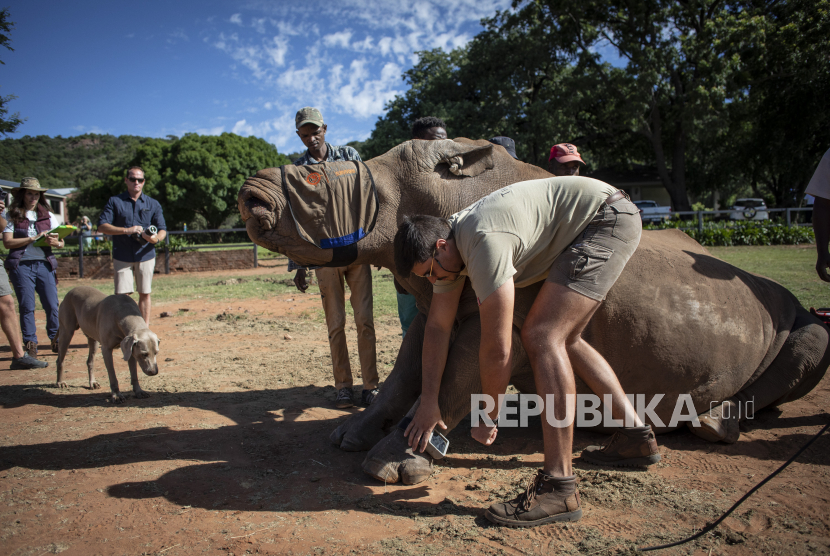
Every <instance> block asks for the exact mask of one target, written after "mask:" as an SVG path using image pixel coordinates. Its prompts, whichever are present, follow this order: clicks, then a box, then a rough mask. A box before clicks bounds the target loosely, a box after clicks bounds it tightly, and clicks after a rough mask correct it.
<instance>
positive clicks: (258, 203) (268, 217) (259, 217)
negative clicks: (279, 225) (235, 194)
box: [245, 197, 275, 230]
mask: <svg viewBox="0 0 830 556" xmlns="http://www.w3.org/2000/svg"><path fill="white" fill-rule="evenodd" d="M245 208H246V209H247V211H248V214H249V215H250V217H251V218H254V219H256V221H257V222H259V225H260V226H261V227H262V229H264V230H271V229H273V227H274V224H275V217H274V211H273V209H272V208H270V207H268V206H267V205H266V203H265V202H263V201H262V200H261V199H257V198H256V197H252V198H250V199H248V200H246V201H245Z"/></svg>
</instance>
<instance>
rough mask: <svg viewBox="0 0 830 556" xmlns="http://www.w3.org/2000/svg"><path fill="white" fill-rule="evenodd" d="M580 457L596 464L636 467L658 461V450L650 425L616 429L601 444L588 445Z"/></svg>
mask: <svg viewBox="0 0 830 556" xmlns="http://www.w3.org/2000/svg"><path fill="white" fill-rule="evenodd" d="M582 459H584V460H585V461H587V462H590V463H593V464H596V465H612V466H614V467H636V466H643V465H651V464H653V463H657V462H658V461H660V459H661V458H660V451H659V450H658V449H657V440H656V439H655V438H654V431H652V430H651V425H646V426H644V427H622V428H620V429H617V432H615V433H614V434H613V435H612V436H611V438H610V439H608V442H606V443H605V444H603V445H602V446H588V447H587V448H585V449H584V450H583V451H582Z"/></svg>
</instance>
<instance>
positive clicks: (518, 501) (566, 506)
mask: <svg viewBox="0 0 830 556" xmlns="http://www.w3.org/2000/svg"><path fill="white" fill-rule="evenodd" d="M484 515H485V516H486V517H487V519H489V520H490V521H492V522H493V523H497V524H499V525H506V526H507V527H536V526H537V525H544V524H545V523H553V522H556V521H579V519H580V518H581V517H582V504H581V503H580V501H579V491H577V489H576V477H574V476H573V475H571V476H569V477H554V476H553V475H545V474H544V473H543V472H542V470H541V469H540V470H539V472H538V473H537V474H536V477H534V478H533V480H532V481H531V482H530V484H528V485H527V489H526V490H525V492H524V494H521V495H519V497H518V498H515V499H513V500H510V501H508V502H499V503H497V504H493V505H492V506H490V509H489V510H487V512H485V514H484Z"/></svg>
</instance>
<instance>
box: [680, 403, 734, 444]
mask: <svg viewBox="0 0 830 556" xmlns="http://www.w3.org/2000/svg"><path fill="white" fill-rule="evenodd" d="M698 420H699V421H700V426H699V427H695V426H694V425H693V424H692V423H689V425H688V426H689V430H690V431H692V433H694V434H695V435H697V436H699V437H700V438H702V439H703V440H708V441H709V442H726V443H727V444H734V443H735V442H737V441H738V439H739V438H740V437H741V427H740V413H739V411H738V404H736V403H735V402H732V401H730V400H726V401H725V402H723V403H722V404H720V405H716V406H715V407H713V408H711V409H710V410H709V411H707V412H706V413H704V414H702V415H698Z"/></svg>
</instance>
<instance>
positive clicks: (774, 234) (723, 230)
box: [643, 221, 816, 247]
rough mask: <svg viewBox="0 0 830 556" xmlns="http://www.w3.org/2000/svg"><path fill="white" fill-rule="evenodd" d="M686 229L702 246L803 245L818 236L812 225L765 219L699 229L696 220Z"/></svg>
mask: <svg viewBox="0 0 830 556" xmlns="http://www.w3.org/2000/svg"><path fill="white" fill-rule="evenodd" d="M688 224H692V225H694V227H689V228H688V229H686V230H683V231H684V232H686V234H688V235H689V237H691V238H692V239H694V240H695V241H697V242H698V243H700V244H701V245H704V246H707V247H711V246H715V245H717V246H723V247H731V246H733V245H800V244H803V243H815V242H816V236H815V234H814V233H813V229H812V228H811V227H809V226H791V227H789V228H788V227H787V226H786V225H784V224H777V223H773V222H768V221H762V222H740V221H739V222H713V223H706V224H705V225H704V226H705V227H704V228H703V231H702V232H701V231H698V229H697V226H696V222H688V223H687V225H688ZM677 227H678V226H677V223H673V222H669V223H666V224H648V225H646V226H644V227H643V229H645V230H663V229H667V228H677Z"/></svg>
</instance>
